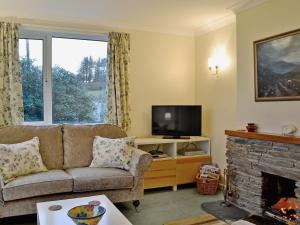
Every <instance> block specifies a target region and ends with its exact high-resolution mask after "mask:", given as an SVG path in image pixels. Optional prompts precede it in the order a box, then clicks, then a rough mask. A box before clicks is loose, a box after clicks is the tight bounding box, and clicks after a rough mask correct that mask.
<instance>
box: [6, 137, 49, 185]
mask: <svg viewBox="0 0 300 225" xmlns="http://www.w3.org/2000/svg"><path fill="white" fill-rule="evenodd" d="M39 146H40V141H39V138H38V137H34V138H33V139H31V140H29V141H25V142H22V143H18V144H0V172H1V175H2V177H3V181H4V183H8V182H10V181H12V180H14V179H16V178H17V177H19V176H24V175H28V174H32V173H38V172H44V171H47V168H46V166H45V165H44V163H43V161H42V157H41V154H40V152H39Z"/></svg>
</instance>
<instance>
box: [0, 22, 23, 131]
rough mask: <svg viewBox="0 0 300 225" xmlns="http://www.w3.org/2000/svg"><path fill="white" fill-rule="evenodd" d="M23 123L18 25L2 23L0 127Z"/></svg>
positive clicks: (0, 24)
mask: <svg viewBox="0 0 300 225" xmlns="http://www.w3.org/2000/svg"><path fill="white" fill-rule="evenodd" d="M23 121H24V108H23V94H22V80H21V73H20V64H19V31H18V25H17V24H13V23H6V22H0V127H1V126H6V125H18V124H22V123H23Z"/></svg>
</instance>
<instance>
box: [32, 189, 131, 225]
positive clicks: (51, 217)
mask: <svg viewBox="0 0 300 225" xmlns="http://www.w3.org/2000/svg"><path fill="white" fill-rule="evenodd" d="M90 201H100V202H101V206H103V207H104V208H105V209H106V213H105V214H104V216H103V217H102V219H101V221H100V223H99V225H120V224H122V225H132V224H131V223H130V222H129V221H128V219H127V218H126V217H125V216H124V215H123V214H122V213H121V212H120V211H119V210H118V209H117V208H116V207H115V206H114V204H113V203H112V202H111V201H110V200H109V199H108V198H107V197H106V196H105V195H98V196H92V197H85V198H73V199H67V200H58V201H50V202H42V203H37V215H38V224H39V225H62V224H64V225H74V223H73V221H72V220H71V219H70V218H69V217H68V215H67V212H68V211H69V210H70V209H71V208H73V207H75V206H79V205H87V204H88V203H89V202H90ZM53 205H61V206H62V209H60V210H58V211H51V210H49V209H48V208H49V207H50V206H53Z"/></svg>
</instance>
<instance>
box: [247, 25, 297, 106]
mask: <svg viewBox="0 0 300 225" xmlns="http://www.w3.org/2000/svg"><path fill="white" fill-rule="evenodd" d="M253 48H254V79H255V80H254V83H255V101H256V102H262V101H297V100H300V29H297V30H293V31H289V32H285V33H281V34H278V35H275V36H271V37H267V38H264V39H261V40H257V41H254V42H253Z"/></svg>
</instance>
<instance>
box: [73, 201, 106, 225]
mask: <svg viewBox="0 0 300 225" xmlns="http://www.w3.org/2000/svg"><path fill="white" fill-rule="evenodd" d="M105 211H106V210H105V208H103V207H102V206H99V205H95V206H94V205H80V206H76V207H74V208H72V209H70V210H69V211H68V216H69V217H70V218H71V219H72V220H73V222H74V223H75V224H77V225H97V224H98V223H99V222H100V220H101V218H102V216H103V215H104V213H105Z"/></svg>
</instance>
